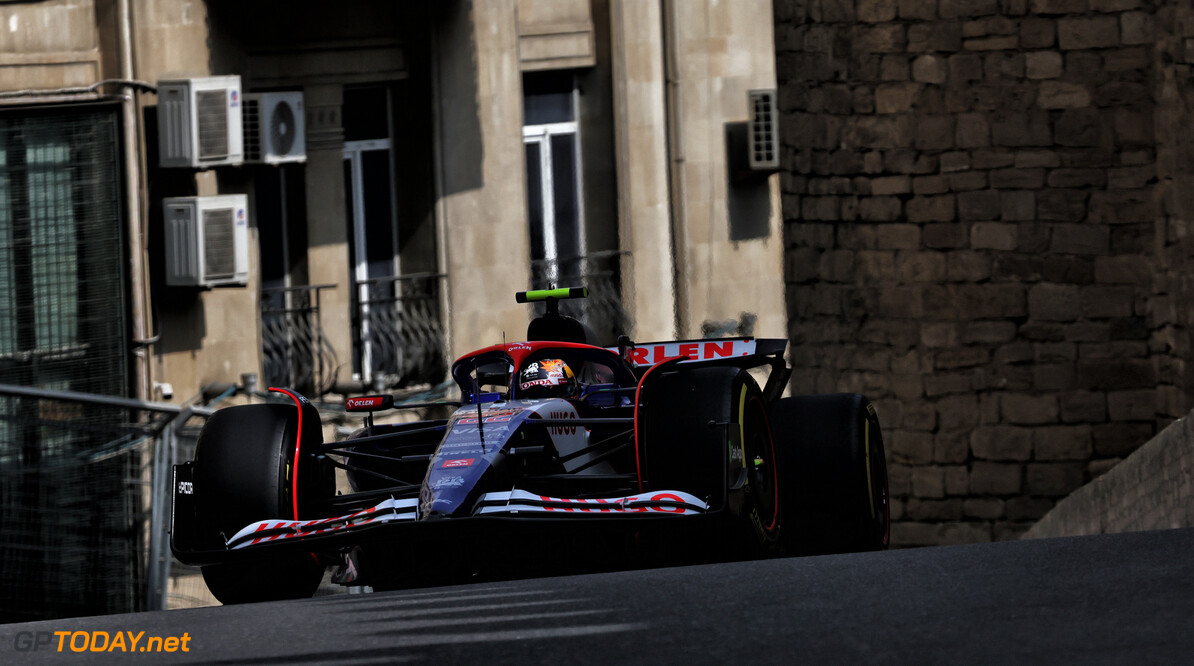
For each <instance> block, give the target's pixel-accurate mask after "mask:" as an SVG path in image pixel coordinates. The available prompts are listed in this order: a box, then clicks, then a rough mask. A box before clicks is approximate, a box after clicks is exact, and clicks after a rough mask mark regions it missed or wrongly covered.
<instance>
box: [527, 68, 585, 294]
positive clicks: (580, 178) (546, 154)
mask: <svg viewBox="0 0 1194 666" xmlns="http://www.w3.org/2000/svg"><path fill="white" fill-rule="evenodd" d="M577 96H578V95H577V91H576V89H575V88H573V90H572V108H573V109H574V110H575V109H577V108H578V102H579V100H578V99H577ZM573 115H574V116H575V111H574V114H573ZM569 134H571V135H573V136H574V137H575V142H574V145H575V149H574V151H573V152H574V156H573V159H574V160H575V164H576V183H575V186H576V226H577V229H576V232H577V239H578V243H577V245H578V252H579V253H580V255H582V256H583V255H584V254H585V246H586V244H585V202H584V163H583V162H582V161H581V148H580V123H578V122H577V121H576V120H570V121H568V122H563V123H545V124H542V125H524V126H523V128H522V143H523V145H524V146H526V145H528V144H532V143H535V144H538V145H539V177H540V194H541V196H542V197H543V200H542V202H541V204H542V205H541V210H542V211H543V259H544V260H545V261H546V262H547V266H548V271H547V279H548V280H549V281H551V282H556V280H557V279H558V277H559V261H558V260H559V245H558V244H557V243H556V211H555V180H554V179H555V175H554V173H553V172H552V160H551V157H552V155H551V139H552V137H555V136H566V135H569ZM524 150H525V149H524ZM524 154H525V153H524ZM528 176H529V173H528ZM528 222H529V220H528Z"/></svg>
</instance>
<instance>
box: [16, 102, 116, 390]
mask: <svg viewBox="0 0 1194 666" xmlns="http://www.w3.org/2000/svg"><path fill="white" fill-rule="evenodd" d="M116 120H117V116H116V113H115V111H112V110H107V109H97V108H96V107H91V108H90V109H89V110H85V111H76V110H64V109H62V108H57V109H54V110H49V111H29V110H23V111H14V112H6V113H2V114H0V383H6V384H18V385H23V386H38V387H42V388H52V389H69V390H73V391H82V392H89V393H100V394H106V395H118V396H121V395H125V394H127V392H128V357H127V352H126V350H127V349H128V340H127V337H126V330H125V326H126V321H127V319H128V315H127V313H126V311H125V300H124V265H125V264H124V261H123V256H124V252H123V228H124V227H123V221H122V215H121V211H122V208H121V202H122V196H121V192H122V187H121V183H120V169H119V161H118V156H119V150H118V130H117V124H116Z"/></svg>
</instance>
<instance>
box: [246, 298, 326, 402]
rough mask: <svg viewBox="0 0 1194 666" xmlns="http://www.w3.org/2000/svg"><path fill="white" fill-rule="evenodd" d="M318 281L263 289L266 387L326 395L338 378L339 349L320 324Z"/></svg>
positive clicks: (262, 325)
mask: <svg viewBox="0 0 1194 666" xmlns="http://www.w3.org/2000/svg"><path fill="white" fill-rule="evenodd" d="M335 286H336V285H332V284H319V285H310V286H304V287H283V288H277V289H262V290H261V346H262V350H261V351H262V366H263V370H264V373H265V382H266V383H265V385H266V386H288V387H292V388H295V389H297V390H299V391H300V392H302V393H305V394H307V395H323V394H325V393H327V392H328V391H330V390H331V389H332V384H333V383H334V382H335V380H336V351H335V350H334V349H332V346H331V345H330V344H329V343H328V341H327V339H326V338H324V336H323V328H322V326H321V325H320V323H319V292H320V291H322V290H324V289H332V288H334V287H335Z"/></svg>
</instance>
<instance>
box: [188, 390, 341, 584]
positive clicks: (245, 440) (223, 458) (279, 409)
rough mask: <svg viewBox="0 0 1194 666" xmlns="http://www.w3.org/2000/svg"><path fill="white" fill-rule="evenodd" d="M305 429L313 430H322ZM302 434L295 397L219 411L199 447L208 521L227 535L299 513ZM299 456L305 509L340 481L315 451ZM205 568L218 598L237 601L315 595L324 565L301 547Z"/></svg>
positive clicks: (200, 496)
mask: <svg viewBox="0 0 1194 666" xmlns="http://www.w3.org/2000/svg"><path fill="white" fill-rule="evenodd" d="M304 430H307V431H308V432H307V437H308V438H311V437H313V436H314V435H313V433H318V431H319V429H318V427H315V428H310V429H308V428H304ZM297 437H298V419H297V409H296V408H295V407H293V406H291V405H282V404H265V405H242V406H237V407H227V408H225V409H221V410H219V411H217V412H216V413H215V414H212V416H211V418H209V419H208V421H207V424H206V425H205V426H204V427H203V431H202V432H201V433H200V435H199V442H198V445H197V448H196V450H195V491H196V500H197V503H198V513H199V517H200V520H202V521H203V524H204V529H207V530H210V531H211V532H213V533H215V534H218V535H220V537H221V539H220V541H221V542H223V541H226V540H227V539H228V538H229V537H231V536H232V535H233V534H235V533H236V532H237V531H239V530H240V529H242V528H243V527H245V526H246V525H249V524H251V523H254V522H257V521H259V520H267V519H293V518H294V517H295V516H294V514H295V509H294V504H293V498H292V490H291V488H292V485H291V483H290V473H291V470H292V469H294V455H295V451H294V447H295V440H296V438H297ZM315 439H317V440H318V439H319V438H318V437H315ZM304 444H305V445H309V446H315V445H318V444H319V441H315V442H310V441H308V439H307V438H304ZM300 455H301V454H300ZM299 463H300V464H299V467H298V473H299V495H300V498H299V499H300V507H299V511H300V515H302V513H301V512H302V509H303V508H304V507H306V506H309V505H310V504H311V503H312V502H315V501H318V500H319V499H322V498H327V497H330V496H331V494H332V492H333V491H334V484H335V481H334V477H333V473H334V472H333V470H332V469H331V468H330V467H326V466H323V465H321V464H319V462H318V461H317V460H316V459H315V458H314V457H309V456H306V455H303V456H302V458H301V459H300V461H299ZM302 517H303V518H311V517H314V516H310V515H302ZM201 571H202V573H203V581H204V582H205V583H207V587H208V589H210V590H211V592H212V594H213V595H215V597H216V599H218V600H219V601H220V602H221V603H224V604H237V603H249V602H255V601H273V600H277V599H299V598H305V597H310V596H311V595H312V594H314V593H315V590H316V588H318V587H319V583H320V581H321V580H322V578H323V572H324V567H323V566H322V565H320V564H319V563H318V561H317V560H316V559H315V558H314V557H313V556H312V555H310V554H307V553H298V554H287V555H283V556H275V557H272V558H269V559H267V560H254V561H245V562H234V563H221V564H212V565H207V566H204V567H201Z"/></svg>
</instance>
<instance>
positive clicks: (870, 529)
mask: <svg viewBox="0 0 1194 666" xmlns="http://www.w3.org/2000/svg"><path fill="white" fill-rule="evenodd" d="M771 427H772V428H773V431H774V434H775V441H776V443H777V445H778V449H779V460H780V473H781V477H780V484H781V486H782V487H784V488H785V489H788V492H787V493H786V495H785V499H784V506H783V510H784V514H785V523H784V541H783V546H784V550H785V551H787V552H788V553H789V554H822V553H845V552H858V551H870V550H882V549H884V548H887V545H888V541H889V537H890V522H891V521H890V515H889V511H888V489H887V462H886V459H885V457H884V456H885V454H884V450H883V436H882V434H881V432H880V430H879V420H878V418H877V416H876V414H875V408H874V406H873V405H871V403H870V402H869V401H868V400H867V399H866V398H864V397H863V396H861V395H858V394H853V393H840V394H827V395H813V396H801V397H795V398H783V399H780V400H777V401H776V402H775V403H773V404H772V406H771Z"/></svg>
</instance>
